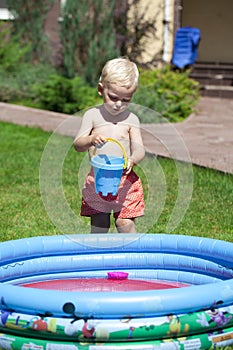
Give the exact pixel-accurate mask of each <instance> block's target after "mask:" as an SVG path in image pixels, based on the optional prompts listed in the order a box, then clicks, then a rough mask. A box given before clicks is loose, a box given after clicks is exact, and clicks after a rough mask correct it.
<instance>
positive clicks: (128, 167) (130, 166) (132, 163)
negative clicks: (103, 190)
mask: <svg viewBox="0 0 233 350" xmlns="http://www.w3.org/2000/svg"><path fill="white" fill-rule="evenodd" d="M133 166H134V161H133V160H132V159H130V158H129V159H128V164H127V168H126V170H125V174H126V175H128V174H129V173H130V172H131V170H132V169H133Z"/></svg>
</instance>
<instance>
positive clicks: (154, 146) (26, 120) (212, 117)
mask: <svg viewBox="0 0 233 350" xmlns="http://www.w3.org/2000/svg"><path fill="white" fill-rule="evenodd" d="M0 120H1V121H5V122H10V123H15V124H20V125H25V126H29V127H39V128H41V129H43V130H45V131H54V130H56V132H58V133H60V134H62V135H67V136H72V137H74V136H75V135H76V134H77V131H78V130H79V127H80V123H81V119H80V118H79V117H72V116H68V115H66V114H61V113H55V112H48V111H43V110H38V109H33V108H27V107H22V106H16V105H9V104H6V103H2V102H0ZM142 135H143V141H144V144H145V147H146V151H147V152H149V153H152V154H155V155H160V156H164V157H171V158H175V159H178V160H182V161H188V162H192V163H193V164H196V165H200V166H204V167H210V168H213V169H217V170H220V171H223V172H228V173H232V174H233V100H232V99H221V98H212V97H202V98H201V99H200V101H199V104H198V106H197V107H196V112H195V113H194V114H192V115H191V116H190V117H189V118H188V119H186V120H185V121H184V122H182V123H175V124H169V123H165V124H142Z"/></svg>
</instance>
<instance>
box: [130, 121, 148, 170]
mask: <svg viewBox="0 0 233 350" xmlns="http://www.w3.org/2000/svg"><path fill="white" fill-rule="evenodd" d="M130 148H131V154H130V157H129V160H128V167H127V171H126V173H129V172H130V171H131V169H132V168H133V166H134V165H135V164H138V163H139V162H140V161H141V160H142V159H143V158H144V157H145V148H144V145H143V141H142V135H141V130H140V125H139V123H138V125H136V126H132V127H131V128H130Z"/></svg>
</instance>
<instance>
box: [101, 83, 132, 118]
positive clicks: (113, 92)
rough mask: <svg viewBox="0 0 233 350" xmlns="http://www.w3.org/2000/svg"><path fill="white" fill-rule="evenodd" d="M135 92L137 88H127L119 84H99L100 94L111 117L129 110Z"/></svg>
mask: <svg viewBox="0 0 233 350" xmlns="http://www.w3.org/2000/svg"><path fill="white" fill-rule="evenodd" d="M135 90H136V86H132V87H130V88H126V87H125V86H119V85H117V84H108V86H103V85H102V84H101V83H99V84H98V93H99V95H100V96H102V97H103V101H104V107H105V109H106V110H107V111H108V112H109V113H110V114H111V115H118V114H120V113H122V112H124V111H125V110H126V109H127V107H128V105H129V103H130V101H131V98H132V97H133V94H134V92H135Z"/></svg>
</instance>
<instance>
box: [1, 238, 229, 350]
mask: <svg viewBox="0 0 233 350" xmlns="http://www.w3.org/2000/svg"><path fill="white" fill-rule="evenodd" d="M0 252H1V268H0V274H1V284H0V297H1V305H0V309H1V314H0V332H1V333H0V348H1V349H13V350H26V349H37V350H38V349H40V350H43V349H44V350H101V349H102V350H114V349H115V350H117V349H123V350H136V349H137V350H159V349H168V350H170V349H181V350H182V349H189V350H190V349H193V350H197V349H215V348H216V347H220V346H226V345H230V344H233V270H232V267H233V244H232V243H228V242H224V241H219V240H213V239H207V238H201V237H191V236H181V235H166V234H147V235H145V234H127V235H124V234H103V235H102V234H100V235H93V234H86V235H61V236H50V237H46V236H45V237H35V238H28V239H22V240H15V241H8V242H3V243H0Z"/></svg>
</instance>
